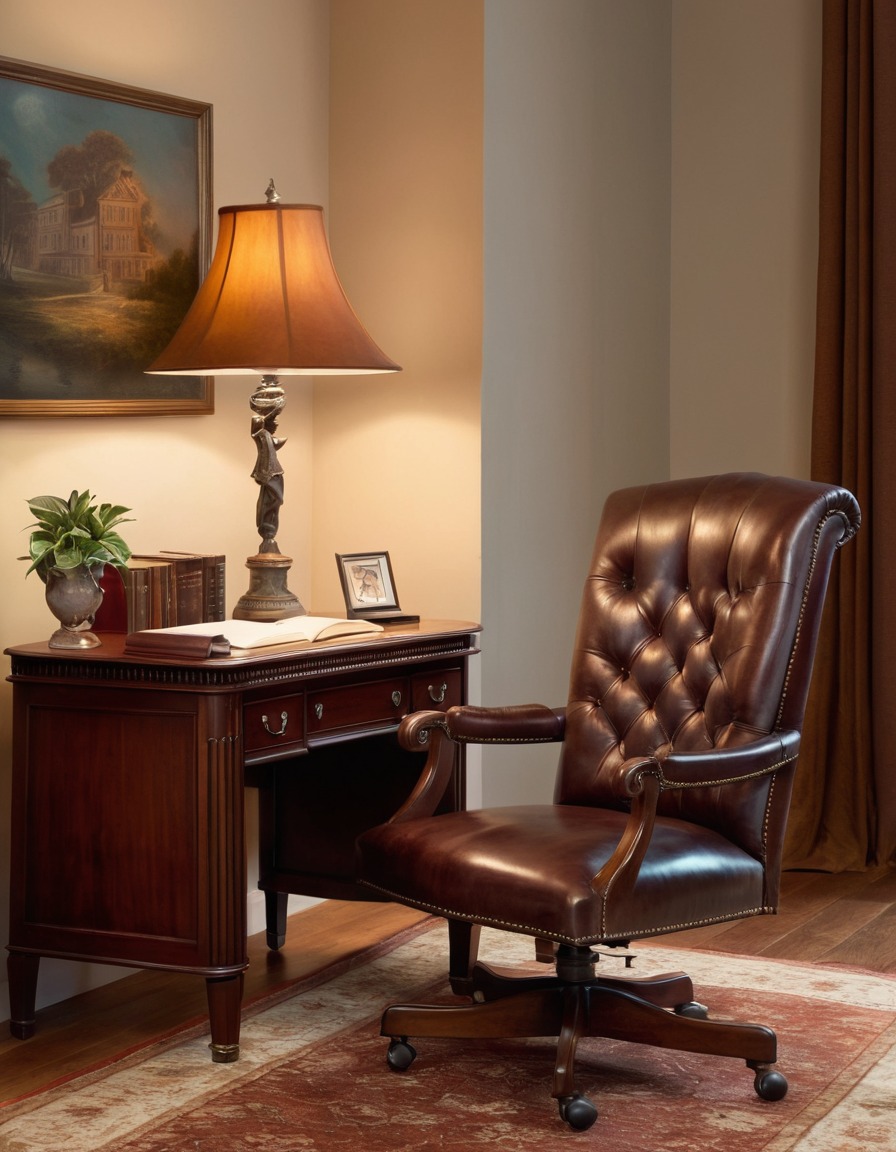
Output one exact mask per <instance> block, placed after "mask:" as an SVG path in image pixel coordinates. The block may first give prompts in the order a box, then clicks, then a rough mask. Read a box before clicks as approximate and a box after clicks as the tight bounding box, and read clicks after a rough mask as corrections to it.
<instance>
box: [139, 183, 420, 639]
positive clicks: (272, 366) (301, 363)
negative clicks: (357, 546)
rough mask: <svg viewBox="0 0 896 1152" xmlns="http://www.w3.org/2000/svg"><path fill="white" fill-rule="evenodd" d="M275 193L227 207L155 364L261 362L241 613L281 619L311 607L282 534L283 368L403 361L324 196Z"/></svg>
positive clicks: (295, 371)
mask: <svg viewBox="0 0 896 1152" xmlns="http://www.w3.org/2000/svg"><path fill="white" fill-rule="evenodd" d="M267 195H268V201H269V202H268V203H267V204H251V205H246V206H244V207H240V208H221V209H219V211H218V217H219V224H218V242H217V245H216V247H215V255H214V258H213V259H212V264H211V268H210V269H209V272H208V276H206V278H205V280H204V281H203V282H202V285H201V287H200V289H199V292H198V293H197V295H196V298H195V300H194V301H193V303H192V305H191V306H190V310H189V311H188V312H187V314H186V316H185V317H184V319H183V322H182V323H181V325H180V327H179V328H178V330H177V332H176V333H175V334H174V337H173V339H172V340H171V343H170V344H169V345H168V347H167V348H166V349H165V350H164V352H162V354H161V355H160V356H158V357H157V358H156V360H155V361H154V362H153V364H152V365H151V366H150V367H149V368H148V369H147V371H148V372H150V373H153V374H157V375H169V376H191V375H192V376H211V375H214V376H237V375H245V374H246V373H247V372H261V373H263V379H262V382H261V384H259V386H258V387H257V388H256V390H255V392H254V393H253V394H252V396H251V397H250V399H249V407H250V408H251V410H252V426H251V434H252V439H253V441H254V443H255V447H256V453H257V460H256V464H255V469H254V471H253V472H252V477H253V479H254V480H255V481H256V483H257V484H258V486H259V493H258V505H257V509H256V527H257V529H258V534H259V536H260V537H261V544H260V546H259V549H258V553H257V555H255V556H250V557H249V559H248V560H247V561H246V565H247V567H248V568H249V573H250V580H249V590H248V592H247V593H246V594H245V595H244V596H242V597H241V599H240V601H239V603H238V604H237V606H236V608H235V609H234V610H233V615H234V616H235V617H237V618H241V619H251V620H277V619H280V618H281V617H284V616H296V615H299V614H301V613H304V611H305V609H304V608H303V607H302V605H301V603H300V602H299V600H298V598H297V597H296V596H294V595H293V594H292V593H291V592H290V591H289V589H288V588H287V587H286V577H287V572H288V570H289V567H290V565H291V564H292V561H291V560H290V558H289V557H288V556H283V555H282V554H281V552H280V549H279V547H278V545H277V541H276V536H277V530H278V527H279V515H280V507H281V505H282V503H283V468H282V467H281V465H280V461H279V460H278V458H277V452H278V450H279V449H280V448H282V446H283V445H284V444H285V443H286V441H285V438H283V437H280V436H277V435H276V431H277V421H278V419H279V417H280V414H281V412H282V410H283V406H284V404H285V402H286V396H285V393H284V390H283V388H282V387H281V386H280V382H279V379H278V377H279V376H281V375H307V376H324V375H338V376H344V375H349V374H356V373H368V372H398V371H400V368H399V366H398V365H397V364H396V363H395V362H394V361H392V360H390V359H389V357H388V356H386V355H385V354H384V353H383V352H382V351H381V350H380V349H379V348H378V347H377V346H376V344H375V343H374V342H373V340H371V338H370V336H369V335H368V334H367V332H366V331H365V329H364V327H363V325H362V324H361V322H360V321H359V320H358V317H357V316H356V315H355V313H354V311H353V309H352V306H351V305H350V304H349V302H348V300H347V298H346V295H345V292H344V291H343V289H342V285H341V284H340V283H339V277H338V276H337V275H336V269H335V268H334V267H333V260H332V258H331V256H330V248H329V245H328V244H327V237H326V233H325V231H324V222H323V209H322V208H321V207H319V206H318V205H316V204H280V203H279V202H278V199H279V198H278V197H277V194H276V192H275V191H274V182H273V181H271V183H270V185H269V187H268V192H267Z"/></svg>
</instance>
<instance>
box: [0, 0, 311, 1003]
mask: <svg viewBox="0 0 896 1152" xmlns="http://www.w3.org/2000/svg"><path fill="white" fill-rule="evenodd" d="M328 16H329V13H328V6H327V3H326V0H266V2H265V4H264V6H263V8H259V7H257V6H252V5H247V4H244V3H241V2H240V0H192V2H191V3H190V4H183V3H181V2H179V0H155V3H154V4H153V5H152V7H151V8H148V7H147V6H146V5H145V4H143V3H136V2H135V0H81V2H80V3H79V4H77V5H72V4H70V3H67V2H66V3H64V2H62V0H47V2H45V3H43V4H40V5H34V4H32V3H30V2H29V0H4V3H3V5H2V6H0V51H2V52H3V54H4V55H6V56H10V57H13V58H17V59H22V60H29V61H34V62H36V63H40V64H43V65H47V66H50V67H56V68H63V69H65V70H67V71H70V72H79V73H84V74H88V75H93V76H100V77H102V78H104V79H107V80H114V81H121V82H125V83H128V84H132V85H136V86H138V87H143V88H149V89H153V90H156V91H160V92H168V93H173V94H176V95H179V96H186V97H190V98H192V99H196V100H202V101H206V102H208V103H211V104H212V105H213V106H214V123H213V130H214V201H215V203H214V207H215V209H217V208H218V207H219V206H220V205H222V204H234V203H237V204H239V203H253V202H256V201H257V202H261V201H263V199H264V190H265V187H266V185H267V182H268V180H269V179H270V177H272V176H274V177H276V180H277V185H278V187H279V189H280V191H281V193H282V195H283V199H284V200H297V201H311V202H314V203H324V204H326V197H327V184H328V171H327V150H328V141H327V103H328V60H327V49H328ZM0 137H2V126H0ZM253 383H254V381H253V380H252V379H251V378H246V379H245V380H241V379H239V378H236V379H233V378H231V379H229V380H222V381H221V382H220V383H219V384H218V387H217V400H216V411H215V414H214V415H213V416H205V417H193V418H181V419H130V420H123V419H115V418H105V419H81V420H71V419H63V420H22V421H9V420H4V421H0V437H2V452H0V490H2V493H3V499H2V501H0V541H2V546H0V592H2V595H0V640H2V644H0V647H2V646H3V645H5V644H8V643H22V642H25V641H31V640H34V639H39V638H41V637H45V636H49V634H50V632H51V631H52V628H53V620H52V617H51V616H50V614H49V612H48V610H47V608H46V606H45V604H44V603H43V595H42V593H43V588H42V585H41V584H40V583H39V582H38V581H37V580H36V578H35V577H33V576H32V577H30V578H29V579H28V581H27V582H26V581H25V580H24V571H25V565H24V564H20V563H18V562H17V561H16V557H17V556H19V555H21V553H22V552H23V551H24V548H25V536H24V535H23V533H22V529H23V528H24V527H25V525H26V524H27V523H28V510H27V508H26V506H25V500H26V499H27V498H28V497H30V496H35V495H38V494H42V493H46V492H50V493H61V494H65V495H67V494H68V492H69V491H70V490H71V489H72V488H73V487H78V488H82V487H90V488H91V489H92V490H93V491H94V492H96V494H97V495H98V496H99V498H100V499H101V500H109V501H112V502H120V503H123V504H126V505H129V506H131V507H132V508H133V509H134V512H133V515H134V517H135V523H134V524H133V525H128V526H127V527H128V532H127V535H126V538H127V540H128V542H129V543H130V544H131V545H132V547H134V548H135V549H137V550H149V549H157V548H160V547H161V548H182V549H191V548H193V549H199V550H203V551H220V552H224V553H225V554H226V555H227V560H228V599H229V600H230V601H233V600H234V599H235V598H236V597H237V596H238V595H239V594H240V593H241V592H242V591H243V590H244V585H245V579H244V577H245V569H244V567H243V565H244V562H245V557H246V556H247V555H248V554H250V553H252V552H254V551H255V548H256V545H257V537H256V535H255V530H254V524H255V511H254V508H255V495H256V493H255V486H254V484H253V483H252V481H251V480H250V478H249V473H250V471H251V468H252V466H253V463H254V449H253V447H252V443H251V441H250V439H249V411H248V407H247V398H248V395H249V391H250V390H251V387H252V386H253ZM289 388H290V401H289V404H288V406H287V409H286V414H285V416H284V418H283V421H282V423H281V428H282V430H283V431H284V432H287V433H288V435H289V445H288V447H287V449H285V450H284V452H283V454H282V458H283V460H284V463H285V464H286V468H287V504H286V508H285V510H284V514H283V516H282V517H281V540H282V541H283V543H284V545H286V544H287V543H288V546H289V548H290V550H292V551H293V555H294V558H295V571H294V577H293V579H292V584H293V586H294V587H295V590H296V591H297V592H298V593H299V594H300V595H302V596H303V598H304V596H306V595H308V593H309V590H310V583H311V581H310V564H309V554H308V545H309V541H310V502H309V500H308V496H307V493H308V491H310V487H311V452H310V436H311V399H310V387H309V386H308V385H306V384H300V385H299V387H298V388H295V387H294V386H293V382H292V381H291V382H290V385H289ZM284 550H285V548H284ZM3 668H4V669H8V661H7V660H6V658H4V661H3ZM4 674H5V673H4ZM0 693H2V694H0V844H2V845H3V848H2V851H0V924H2V925H4V926H5V924H6V919H7V893H8V849H7V845H8V839H9V834H8V825H9V816H8V813H9V808H8V796H9V756H10V692H9V687H8V685H7V684H6V683H5V681H4V682H3V683H2V685H0ZM250 799H251V794H250ZM61 882H64V879H63V878H61ZM253 887H254V885H253V884H252V881H251V878H250V889H251V888H253ZM257 895H258V893H253V900H254V897H256V896H257ZM253 907H254V903H253ZM3 937H4V941H5V931H3ZM4 974H5V964H3V965H2V967H0V979H2V977H3V975H4ZM119 974H120V970H118V969H114V968H109V967H102V968H99V967H98V968H95V969H93V970H91V969H89V968H87V967H86V966H82V965H78V964H72V963H63V962H53V961H47V960H44V961H42V963H41V975H40V986H39V1003H41V1004H42V1003H46V1002H50V1001H52V1000H55V999H59V998H62V997H64V996H68V995H71V994H73V993H75V992H77V991H80V990H82V989H83V988H84V987H87V986H89V985H90V984H92V983H94V982H96V980H97V979H107V978H112V977H114V976H117V975H119ZM0 991H2V992H3V993H5V983H3V984H2V986H0ZM7 1015H8V1009H7V1006H6V1003H5V996H3V1002H2V1003H0V1019H3V1018H5V1017H6V1016H7Z"/></svg>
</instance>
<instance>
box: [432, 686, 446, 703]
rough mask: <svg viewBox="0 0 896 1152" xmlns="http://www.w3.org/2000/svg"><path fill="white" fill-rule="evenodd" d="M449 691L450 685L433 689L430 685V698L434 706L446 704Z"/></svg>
mask: <svg viewBox="0 0 896 1152" xmlns="http://www.w3.org/2000/svg"><path fill="white" fill-rule="evenodd" d="M447 691H448V685H447V684H444V683H443V684H442V685H440V686H439V687H438V688H433V686H432V684H430V685H429V698H430V700H432V702H433V704H444V703H445V693H446V692H447Z"/></svg>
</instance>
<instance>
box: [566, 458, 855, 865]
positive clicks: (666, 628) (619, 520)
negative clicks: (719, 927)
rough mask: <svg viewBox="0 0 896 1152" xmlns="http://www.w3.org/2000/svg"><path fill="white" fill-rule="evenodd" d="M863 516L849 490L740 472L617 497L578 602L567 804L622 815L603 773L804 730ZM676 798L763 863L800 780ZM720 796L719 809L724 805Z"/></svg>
mask: <svg viewBox="0 0 896 1152" xmlns="http://www.w3.org/2000/svg"><path fill="white" fill-rule="evenodd" d="M858 524H859V510H858V506H857V504H856V502H855V500H854V498H853V497H852V495H851V494H850V493H849V492H847V491H846V490H844V489H842V488H837V487H834V486H830V485H824V484H817V483H812V482H809V481H801V480H792V479H787V478H781V477H768V476H762V475H759V474H755V473H733V474H729V475H723V476H713V477H704V478H700V479H690V480H675V481H671V482H669V483H661V484H654V485H648V486H644V487H639V488H629V489H624V490H622V491H619V492H616V493H614V494H613V495H611V496H610V498H609V499H608V501H607V503H606V505H605V508H604V513H603V516H602V518H601V523H600V527H599V530H598V534H597V540H596V543H595V548H594V553H593V557H592V562H591V567H590V571H589V575H588V578H587V580H586V583H585V589H584V594H583V598H582V608H581V614H580V617H579V627H578V633H577V637H576V645H575V651H574V654H573V663H572V672H571V678H570V692H569V700H568V705H567V728H566V739H565V742H564V746H563V750H562V753H561V760H560V765H559V769H558V776H557V784H556V791H555V799H556V801H557V802H558V803H565V804H589V805H602V804H607V803H612V802H613V801H612V800H611V798H610V796H609V794H608V790H607V789H606V788H605V787H604V786H602V774H603V771H604V770H605V768H606V767H607V766H612V765H615V764H618V763H619V762H620V761H624V760H626V759H629V758H631V757H636V756H645V755H646V756H658V757H660V758H662V757H663V756H664V755H666V754H668V753H669V752H672V751H675V752H689V751H695V752H706V751H708V750H710V749H713V748H724V747H732V746H734V745H740V744H744V743H747V742H749V741H751V740H754V739H756V738H757V737H759V736H765V735H768V733H770V732H772V731H774V730H776V729H796V730H800V729H801V727H802V723H803V713H804V710H805V704H806V696H807V693H808V688H809V678H810V675H811V670H812V659H813V656H814V650H815V643H816V639H817V634H818V627H819V623H820V619H819V618H820V614H821V606H822V603H823V600H824V592H825V588H826V585H827V579H828V573H829V570H830V566H831V561H832V558H833V554H834V552H835V550H836V548H837V547H838V546H839V545H840V544H841V543H842V542H843V541H844V540H846V539H848V538H849V537H850V536H852V535H853V534H854V533H855V531H856V529H857V528H858ZM775 787H776V788H777V789H778V792H779V795H778V797H776V798H775V806H776V807H775V811H773V812H772V813H771V814H770V811H769V801H770V785H769V780H768V778H763V779H762V780H760V781H756V782H750V783H749V784H747V785H740V786H738V788H733V789H731V788H729V789H724V790H721V789H712V788H706V789H694V790H691V791H685V792H680V791H679V792H676V793H665V794H664V796H663V797H662V798H661V801H660V810H661V812H662V813H664V814H666V815H676V816H680V817H682V818H685V819H688V820H692V821H694V822H695V823H699V824H704V825H707V826H710V827H714V828H716V829H717V830H720V831H723V832H724V833H725V834H727V835H728V836H729V837H730V838H732V839H734V840H735V841H737V842H739V843H740V844H741V845H742V846H743V847H746V848H747V849H748V850H749V851H752V852H754V853H755V854H756V855H757V856H762V855H763V854H764V853H765V851H766V843H765V840H766V836H767V833H768V827H766V828H763V827H762V823H763V822H765V823H766V824H768V822H769V821H770V820H771V821H772V823H774V821H777V823H778V824H779V825H780V831H781V832H782V833H783V823H784V820H785V818H786V808H787V805H788V803H789V791H790V789H789V782H788V783H787V784H786V785H783V786H782V784H781V780H780V776H779V779H778V783H777V784H776V785H775ZM721 792H724V793H725V795H724V796H720V795H719V793H721Z"/></svg>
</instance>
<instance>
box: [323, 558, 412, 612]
mask: <svg viewBox="0 0 896 1152" xmlns="http://www.w3.org/2000/svg"><path fill="white" fill-rule="evenodd" d="M336 566H337V567H338V569H339V579H340V581H341V582H342V595H343V596H344V597H345V611H346V615H347V616H348V618H349V620H376V621H378V622H379V623H382V622H384V621H390V622H391V623H393V624H399V623H401V624H412V623H414V622H416V621H417V620H419V619H420V617H419V616H409V615H408V614H407V613H406V612H402V610H401V607H400V606H399V603H398V593H397V592H396V591H395V578H394V577H393V575H392V564H391V562H390V560H389V553H388V552H345V553H342V552H337V553H336Z"/></svg>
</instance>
